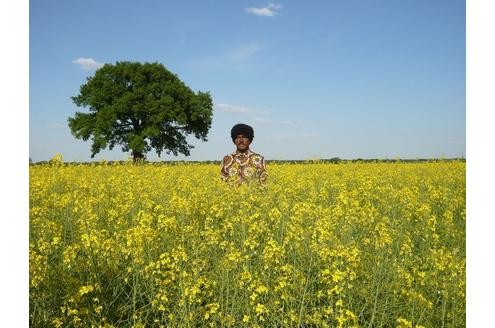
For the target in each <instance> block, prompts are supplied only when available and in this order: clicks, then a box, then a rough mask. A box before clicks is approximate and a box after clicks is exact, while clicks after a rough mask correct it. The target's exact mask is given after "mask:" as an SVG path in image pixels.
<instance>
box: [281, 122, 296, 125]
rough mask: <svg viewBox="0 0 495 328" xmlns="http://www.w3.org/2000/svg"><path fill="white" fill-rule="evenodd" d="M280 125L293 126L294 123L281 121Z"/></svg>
mask: <svg viewBox="0 0 495 328" xmlns="http://www.w3.org/2000/svg"><path fill="white" fill-rule="evenodd" d="M280 124H282V125H294V123H293V122H292V121H282V122H280Z"/></svg>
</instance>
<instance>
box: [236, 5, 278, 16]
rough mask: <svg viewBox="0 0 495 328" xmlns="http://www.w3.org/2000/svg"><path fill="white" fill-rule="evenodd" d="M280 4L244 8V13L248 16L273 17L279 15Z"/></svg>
mask: <svg viewBox="0 0 495 328" xmlns="http://www.w3.org/2000/svg"><path fill="white" fill-rule="evenodd" d="M282 7H283V6H282V5H281V4H275V3H270V4H268V6H267V7H261V8H257V7H249V8H244V11H245V12H246V13H248V14H251V15H255V16H261V17H273V16H275V15H278V14H279V11H280V10H281V9H282Z"/></svg>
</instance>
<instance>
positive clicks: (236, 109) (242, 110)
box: [215, 104, 253, 114]
mask: <svg viewBox="0 0 495 328" xmlns="http://www.w3.org/2000/svg"><path fill="white" fill-rule="evenodd" d="M215 108H216V109H218V110H219V111H221V112H224V113H235V114H246V113H251V112H253V109H252V108H248V107H242V106H236V105H230V104H215Z"/></svg>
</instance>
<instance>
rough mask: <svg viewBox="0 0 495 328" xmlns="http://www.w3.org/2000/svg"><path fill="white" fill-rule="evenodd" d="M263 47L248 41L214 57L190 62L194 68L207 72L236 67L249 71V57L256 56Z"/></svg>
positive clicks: (242, 70) (236, 68) (235, 68)
mask: <svg viewBox="0 0 495 328" xmlns="http://www.w3.org/2000/svg"><path fill="white" fill-rule="evenodd" d="M261 49H262V45H260V44H257V43H248V44H243V45H239V46H237V47H235V48H230V49H227V50H226V52H225V53H223V54H218V55H216V56H213V57H206V58H202V59H196V60H193V61H191V62H190V65H191V66H192V68H193V69H194V70H202V71H205V72H208V71H210V72H211V71H215V70H220V69H221V70H225V69H234V70H238V71H241V72H246V70H247V71H249V69H250V66H249V65H248V64H249V59H250V58H251V57H253V56H255V55H256V54H257V53H258V52H260V50H261Z"/></svg>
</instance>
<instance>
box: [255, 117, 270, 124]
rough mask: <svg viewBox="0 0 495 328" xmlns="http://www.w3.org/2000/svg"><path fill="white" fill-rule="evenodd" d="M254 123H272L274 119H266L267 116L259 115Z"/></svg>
mask: <svg viewBox="0 0 495 328" xmlns="http://www.w3.org/2000/svg"><path fill="white" fill-rule="evenodd" d="M253 123H256V124H270V123H272V120H269V119H266V118H261V117H257V118H255V119H253Z"/></svg>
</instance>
